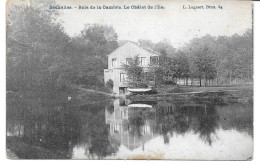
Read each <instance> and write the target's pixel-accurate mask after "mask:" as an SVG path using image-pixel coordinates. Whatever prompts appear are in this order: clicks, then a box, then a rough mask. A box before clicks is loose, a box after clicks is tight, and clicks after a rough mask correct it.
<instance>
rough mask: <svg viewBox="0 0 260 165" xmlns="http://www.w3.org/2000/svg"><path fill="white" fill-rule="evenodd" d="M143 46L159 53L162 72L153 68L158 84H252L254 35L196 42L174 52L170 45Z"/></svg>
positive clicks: (163, 42)
mask: <svg viewBox="0 0 260 165" xmlns="http://www.w3.org/2000/svg"><path fill="white" fill-rule="evenodd" d="M141 43H142V44H143V45H144V46H146V47H150V48H152V49H154V50H156V51H158V52H159V53H160V54H161V56H160V60H159V68H158V67H152V66H151V68H150V72H151V73H152V74H151V75H155V77H153V78H155V80H157V81H156V82H157V84H167V83H173V84H177V83H180V80H181V83H182V84H183V85H200V86H207V85H227V84H239V83H240V84H241V83H248V82H252V80H253V35H252V30H251V29H248V30H247V31H246V32H245V33H244V34H243V35H241V36H239V35H237V34H235V35H232V36H219V37H212V36H210V35H206V36H204V37H201V38H195V39H193V40H191V41H190V42H189V43H188V44H186V45H185V46H183V47H182V48H180V49H178V50H176V49H174V48H173V47H172V46H171V44H170V43H169V42H168V41H162V42H159V43H157V44H154V43H152V42H151V41H147V40H144V41H141Z"/></svg>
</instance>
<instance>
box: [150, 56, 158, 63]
mask: <svg viewBox="0 0 260 165" xmlns="http://www.w3.org/2000/svg"><path fill="white" fill-rule="evenodd" d="M150 64H151V65H158V64H159V57H158V56H151V57H150Z"/></svg>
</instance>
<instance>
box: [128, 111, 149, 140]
mask: <svg viewBox="0 0 260 165" xmlns="http://www.w3.org/2000/svg"><path fill="white" fill-rule="evenodd" d="M129 124H130V125H131V130H130V132H131V133H133V134H137V135H138V136H139V137H141V136H142V133H141V128H142V126H143V125H144V124H145V116H144V113H142V112H139V113H138V115H137V116H134V117H131V118H130V119H129Z"/></svg>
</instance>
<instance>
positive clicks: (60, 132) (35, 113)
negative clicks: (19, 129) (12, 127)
mask: <svg viewBox="0 0 260 165" xmlns="http://www.w3.org/2000/svg"><path fill="white" fill-rule="evenodd" d="M20 105H22V106H20ZM8 108H9V109H8V110H10V109H12V110H15V109H17V110H18V111H16V112H15V113H17V115H16V116H15V117H16V118H15V120H14V121H13V120H8V122H17V121H18V122H19V124H20V125H22V126H23V134H22V135H20V136H18V137H17V138H19V139H20V140H21V142H20V143H24V144H26V145H27V146H28V147H27V148H26V149H25V148H24V149H18V148H17V150H16V152H17V153H16V154H17V155H18V156H19V155H20V157H21V158H41V156H42V158H54V157H55V156H54V155H51V154H46V155H41V154H39V153H41V152H42V151H43V150H44V151H46V152H49V151H53V152H56V153H61V155H60V156H59V158H63V159H65V158H70V157H71V146H72V145H75V144H76V143H77V141H78V138H79V135H80V127H79V126H80V123H79V120H78V118H77V116H76V115H75V114H74V113H73V111H71V110H70V109H68V108H66V104H64V105H57V104H55V105H54V104H52V103H49V104H47V105H45V104H41V99H32V100H31V99H25V98H24V99H23V98H22V99H21V100H17V101H15V102H14V103H13V105H9V106H8ZM16 145H19V144H16ZM30 147H31V148H30ZM33 147H34V148H37V147H38V148H39V149H38V150H35V149H32V148H33ZM27 149H29V150H27ZM46 149H47V150H46ZM37 152H39V153H37ZM39 155H40V156H39Z"/></svg>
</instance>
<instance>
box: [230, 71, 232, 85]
mask: <svg viewBox="0 0 260 165" xmlns="http://www.w3.org/2000/svg"><path fill="white" fill-rule="evenodd" d="M231 75H232V72H231V71H229V84H231V81H232V76H231Z"/></svg>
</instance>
